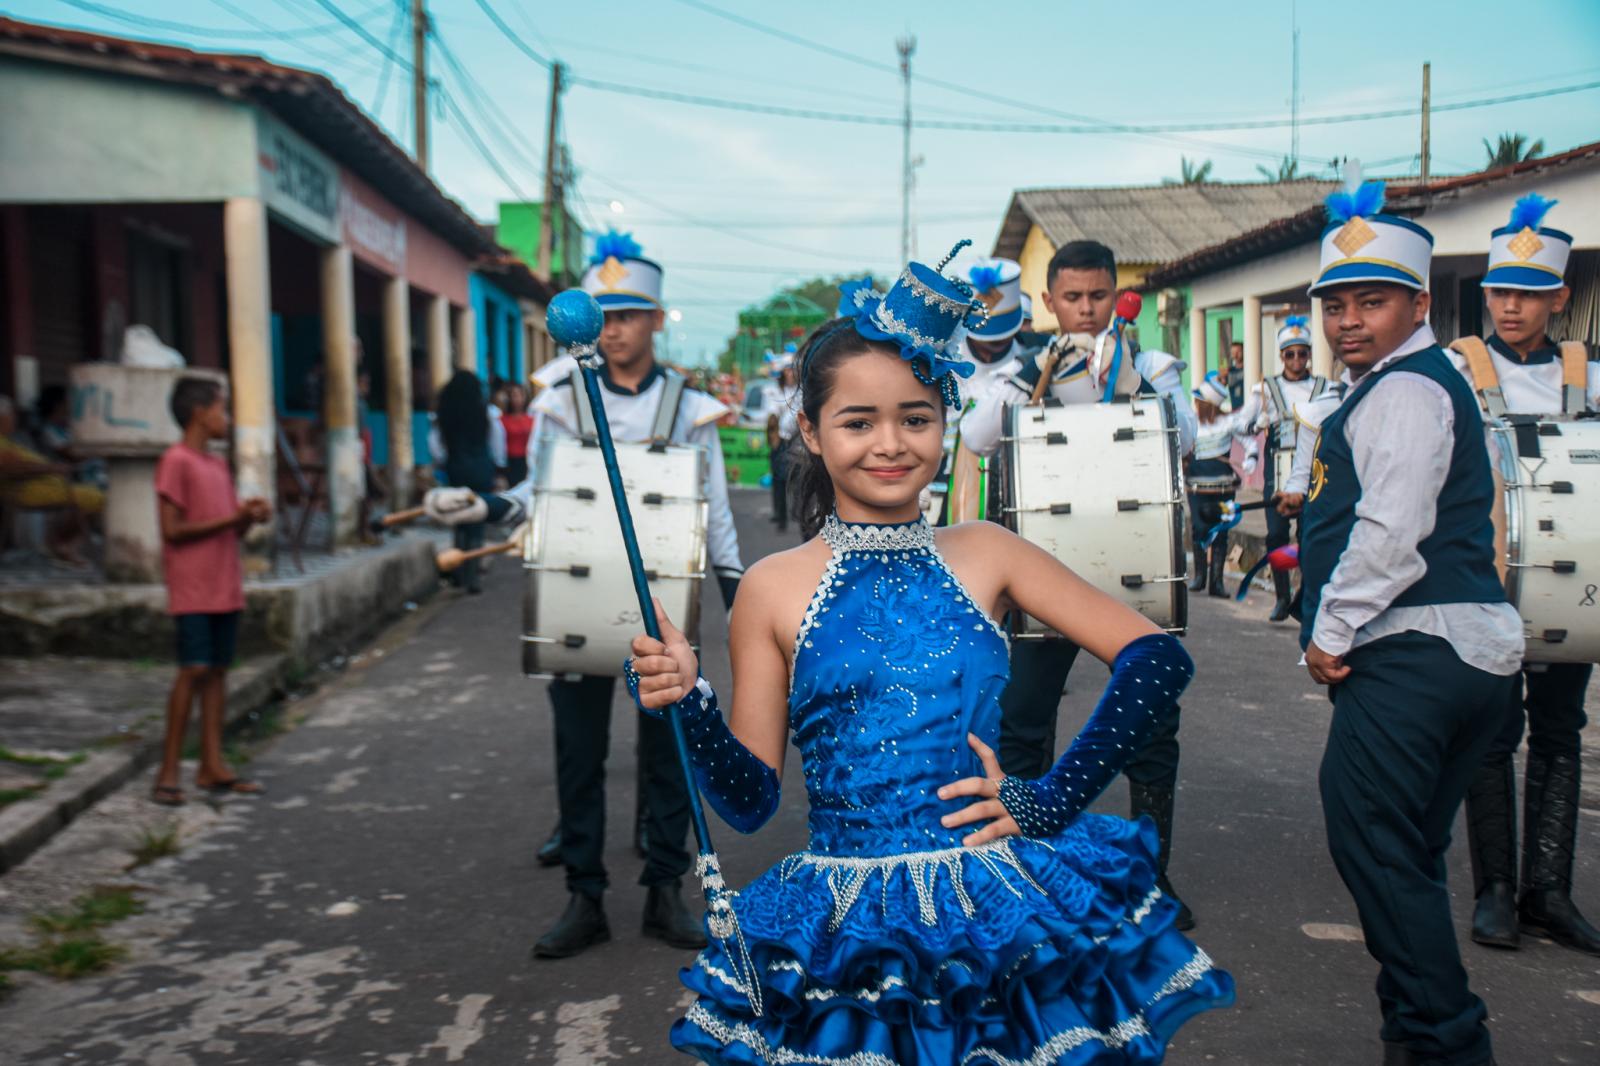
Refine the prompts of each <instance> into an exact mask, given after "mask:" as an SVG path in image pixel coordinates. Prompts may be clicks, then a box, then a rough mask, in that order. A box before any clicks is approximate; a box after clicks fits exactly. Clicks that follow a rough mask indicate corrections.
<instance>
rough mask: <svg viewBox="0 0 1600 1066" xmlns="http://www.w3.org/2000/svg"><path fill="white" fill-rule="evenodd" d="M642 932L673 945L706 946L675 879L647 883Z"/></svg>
mask: <svg viewBox="0 0 1600 1066" xmlns="http://www.w3.org/2000/svg"><path fill="white" fill-rule="evenodd" d="M643 932H644V935H645V936H651V937H655V938H656V939H657V940H662V941H665V942H666V943H668V944H670V945H671V946H672V947H675V948H691V949H693V950H695V951H698V950H700V949H701V948H703V947H705V946H706V936H705V933H703V932H701V930H700V923H699V922H697V921H695V920H694V918H693V917H692V916H691V915H690V914H689V909H688V908H687V907H685V906H684V905H683V890H682V888H680V887H679V885H678V883H677V882H675V881H668V882H667V883H666V884H661V885H651V886H650V895H649V896H648V897H647V898H646V899H645V903H644V930H643Z"/></svg>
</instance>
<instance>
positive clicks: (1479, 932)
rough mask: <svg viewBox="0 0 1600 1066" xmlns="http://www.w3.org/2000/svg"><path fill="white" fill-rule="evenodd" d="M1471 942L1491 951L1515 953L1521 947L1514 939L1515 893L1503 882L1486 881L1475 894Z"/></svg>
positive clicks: (1515, 918)
mask: <svg viewBox="0 0 1600 1066" xmlns="http://www.w3.org/2000/svg"><path fill="white" fill-rule="evenodd" d="M1472 939H1473V942H1474V943H1478V944H1483V945H1485V946H1486V947H1491V948H1510V949H1512V950H1515V949H1516V948H1517V947H1519V946H1520V944H1521V939H1522V938H1521V937H1519V936H1518V935H1517V892H1516V889H1514V888H1513V887H1512V886H1511V885H1510V884H1509V883H1507V882H1505V881H1490V882H1489V883H1488V884H1487V885H1485V886H1484V889H1483V891H1482V892H1480V893H1478V903H1477V906H1475V907H1473V909H1472Z"/></svg>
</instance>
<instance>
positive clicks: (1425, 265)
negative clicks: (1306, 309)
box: [1307, 161, 1433, 296]
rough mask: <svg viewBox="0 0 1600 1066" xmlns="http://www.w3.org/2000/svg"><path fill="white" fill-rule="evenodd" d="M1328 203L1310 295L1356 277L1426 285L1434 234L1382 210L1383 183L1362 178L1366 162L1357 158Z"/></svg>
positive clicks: (1345, 283) (1415, 285) (1405, 284)
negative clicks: (1316, 270) (1339, 188)
mask: <svg viewBox="0 0 1600 1066" xmlns="http://www.w3.org/2000/svg"><path fill="white" fill-rule="evenodd" d="M1327 204H1328V227H1327V228H1326V229H1324V230H1323V231H1322V255H1321V269H1319V270H1318V272H1317V280H1316V281H1315V282H1313V283H1312V285H1311V287H1310V289H1308V290H1307V292H1308V293H1309V294H1310V295H1312V296H1317V295H1319V294H1321V293H1322V292H1323V291H1324V290H1326V289H1331V288H1333V287H1334V286H1335V285H1348V284H1351V283H1352V282H1357V281H1384V282H1388V283H1390V284H1393V285H1404V286H1405V287H1406V288H1408V289H1419V290H1425V289H1427V287H1428V271H1429V268H1430V266H1431V264H1432V262H1433V234H1431V233H1429V232H1428V231H1427V230H1425V229H1423V228H1422V227H1421V226H1419V225H1417V224H1416V223H1415V222H1412V221H1411V220H1410V219H1406V218H1400V217H1398V216H1395V215H1385V214H1381V212H1382V210H1383V182H1381V181H1367V182H1363V181H1362V180H1361V164H1360V163H1357V162H1354V161H1352V162H1351V164H1350V166H1349V167H1347V168H1346V172H1345V187H1344V188H1343V189H1341V190H1339V191H1338V192H1335V193H1334V194H1333V195H1331V196H1329V197H1328V201H1327Z"/></svg>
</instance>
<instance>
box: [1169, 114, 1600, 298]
mask: <svg viewBox="0 0 1600 1066" xmlns="http://www.w3.org/2000/svg"><path fill="white" fill-rule="evenodd" d="M1597 164H1600V141H1596V142H1593V143H1591V144H1585V145H1581V146H1579V147H1577V148H1573V149H1571V150H1570V151H1566V152H1560V153H1558V154H1556V155H1552V156H1547V157H1545V158H1543V159H1528V160H1525V161H1523V162H1521V163H1515V164H1512V165H1511V166H1508V167H1497V168H1495V169H1494V170H1480V171H1478V172H1477V173H1475V174H1459V175H1456V176H1455V177H1448V178H1439V179H1437V180H1434V181H1430V182H1428V184H1426V185H1423V184H1422V183H1421V182H1420V181H1417V180H1414V179H1413V180H1407V181H1391V182H1389V184H1388V189H1387V197H1386V202H1385V205H1384V210H1386V211H1388V212H1390V213H1392V214H1397V215H1408V216H1412V215H1422V214H1425V213H1426V212H1427V211H1428V210H1429V209H1430V208H1434V207H1440V206H1443V205H1445V204H1448V203H1454V202H1455V201H1456V200H1459V199H1460V198H1462V197H1463V196H1474V195H1477V194H1478V193H1480V192H1488V191H1492V190H1493V189H1494V187H1495V186H1496V185H1498V184H1499V183H1500V182H1502V181H1505V180H1507V179H1510V178H1516V177H1522V176H1524V175H1528V174H1539V173H1544V172H1546V171H1553V170H1564V169H1567V168H1569V167H1574V166H1579V167H1590V166H1595V165H1597ZM1326 222H1327V218H1326V215H1325V213H1324V211H1323V209H1322V203H1321V201H1318V202H1317V203H1315V204H1312V205H1311V206H1310V207H1307V208H1305V209H1304V210H1302V211H1299V212H1296V213H1295V214H1292V215H1286V216H1284V217H1281V218H1277V219H1273V220H1272V221H1270V222H1267V223H1266V224H1264V225H1261V226H1257V227H1256V228H1254V229H1252V230H1249V231H1247V232H1244V233H1240V234H1236V235H1234V236H1232V237H1229V238H1227V239H1225V240H1222V241H1218V242H1217V243H1215V244H1212V245H1210V246H1208V247H1203V248H1197V249H1195V250H1194V251H1192V252H1190V253H1189V254H1188V255H1186V256H1184V257H1183V258H1181V259H1178V260H1176V261H1174V262H1171V263H1168V264H1166V265H1165V266H1163V267H1161V268H1160V269H1158V270H1153V271H1151V272H1150V273H1149V274H1148V275H1146V277H1145V279H1144V283H1143V284H1142V286H1141V288H1143V289H1144V290H1145V291H1147V292H1148V291H1150V290H1153V289H1159V288H1164V287H1166V286H1168V285H1172V284H1174V283H1176V282H1180V281H1186V280H1188V279H1189V278H1194V277H1199V276H1200V275H1202V274H1206V273H1209V272H1210V271H1213V270H1217V269H1220V268H1222V267H1227V266H1232V265H1233V264H1235V263H1245V262H1249V261H1250V260H1252V259H1258V258H1260V257H1261V256H1264V255H1270V254H1272V253H1273V252H1277V251H1281V250H1283V249H1285V248H1292V247H1295V246H1296V245H1299V244H1303V243H1305V242H1306V241H1309V240H1311V239H1313V238H1314V237H1316V236H1317V235H1318V234H1320V233H1321V232H1322V229H1323V226H1324V225H1326Z"/></svg>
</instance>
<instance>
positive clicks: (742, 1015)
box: [672, 518, 1233, 1066]
mask: <svg viewBox="0 0 1600 1066" xmlns="http://www.w3.org/2000/svg"><path fill="white" fill-rule="evenodd" d="M823 537H824V538H825V539H826V541H827V543H828V544H829V545H830V547H831V548H832V549H833V556H832V559H831V561H830V562H829V564H828V567H827V570H826V572H825V573H824V575H823V578H822V582H821V584H820V586H819V587H818V589H817V591H816V594H815V596H814V597H813V599H812V601H811V604H810V607H809V608H808V609H807V611H806V614H805V621H804V624H803V625H802V626H801V628H800V633H799V634H798V636H797V638H796V641H795V652H794V669H793V682H792V685H791V691H790V696H789V724H790V728H791V729H792V731H793V733H794V738H795V743H796V745H797V746H798V748H799V749H800V753H801V758H802V762H803V764H804V768H805V779H806V790H807V792H808V794H809V797H810V802H811V816H810V830H811V840H810V846H809V847H808V848H807V850H805V851H803V852H800V853H799V854H796V855H791V856H789V857H788V858H787V859H784V860H783V861H782V862H780V863H779V864H778V865H777V866H775V867H773V868H772V869H770V870H768V871H767V872H766V873H765V874H763V875H762V876H760V877H759V878H757V879H756V880H755V881H754V882H752V883H751V884H750V885H749V886H748V887H746V888H744V889H742V890H741V891H740V892H739V893H738V895H737V898H736V900H735V901H734V907H735V910H736V912H737V914H738V918H739V925H740V929H741V932H742V936H743V950H741V949H740V948H739V947H738V945H737V944H734V945H732V949H733V950H734V951H736V952H739V956H740V957H738V958H734V957H730V955H729V954H728V948H729V946H730V945H728V944H726V943H724V942H720V941H718V940H716V939H715V938H713V939H712V941H711V946H710V947H708V948H707V949H706V950H704V951H703V952H701V953H700V955H699V956H698V957H697V958H696V960H695V962H694V964H693V965H692V966H690V967H688V968H687V969H685V970H684V971H682V976H683V981H684V983H685V984H686V985H687V986H688V987H689V988H690V989H692V990H693V991H694V992H695V993H696V997H697V998H696V1000H695V1002H694V1004H693V1005H692V1006H691V1007H690V1009H689V1011H688V1014H687V1015H686V1016H685V1017H683V1018H682V1019H680V1020H679V1021H678V1022H677V1023H676V1024H675V1025H674V1026H673V1029H672V1042H673V1044H674V1045H675V1046H676V1047H677V1048H679V1049H680V1050H682V1051H686V1052H689V1053H691V1054H693V1055H697V1056H699V1057H700V1058H701V1059H703V1060H704V1061H706V1062H710V1063H717V1064H741V1066H743V1064H754V1063H761V1064H783V1066H900V1064H911V1063H919V1064H938V1066H956V1064H960V1066H973V1064H984V1066H1022V1064H1026V1066H1048V1064H1057V1063H1065V1064H1071V1066H1081V1064H1084V1063H1157V1062H1160V1061H1161V1059H1162V1056H1163V1054H1164V1053H1165V1050H1166V1042H1167V1040H1168V1038H1169V1037H1170V1036H1171V1035H1172V1033H1173V1032H1174V1031H1175V1030H1176V1029H1177V1028H1178V1027H1179V1026H1180V1025H1182V1024H1183V1022H1184V1021H1185V1020H1187V1019H1188V1018H1189V1017H1191V1016H1192V1015H1194V1014H1196V1013H1198V1012H1200V1011H1202V1010H1205V1009H1207V1008H1210V1007H1219V1006H1226V1005H1228V1004H1230V1003H1232V1001H1233V980H1232V978H1231V977H1229V976H1228V974H1227V973H1225V972H1223V971H1222V970H1219V969H1217V968H1216V967H1215V966H1214V965H1213V964H1212V962H1211V959H1210V958H1208V957H1207V956H1206V954H1205V952H1203V951H1201V950H1200V949H1199V948H1197V947H1195V945H1194V944H1192V943H1190V941H1189V940H1188V939H1186V938H1185V937H1184V936H1182V935H1181V934H1180V933H1178V932H1177V931H1176V930H1174V929H1173V927H1172V921H1173V917H1174V915H1175V913H1176V910H1177V907H1176V904H1174V903H1173V902H1172V901H1171V900H1170V899H1168V898H1166V897H1164V896H1163V895H1162V894H1161V892H1160V891H1159V890H1158V889H1157V888H1156V884H1155V880H1156V868H1155V855H1156V850H1157V842H1156V832H1155V828H1154V827H1153V825H1152V824H1151V823H1150V822H1149V821H1148V820H1141V821H1139V822H1128V821H1125V820H1124V819H1121V818H1115V817H1110V816H1107V815H1101V814H1083V815H1081V816H1080V817H1079V818H1078V819H1077V820H1076V821H1075V822H1074V823H1073V824H1072V825H1071V827H1069V828H1068V829H1067V830H1066V831H1065V832H1064V833H1062V834H1060V835H1059V836H1055V837H1050V838H1045V839H1035V838H1029V837H1008V838H1004V839H1002V840H998V841H993V842H991V843H989V844H986V845H983V846H981V847H976V848H965V847H962V845H961V837H962V836H963V835H964V834H965V833H967V832H970V831H971V830H972V828H974V827H967V828H966V829H946V828H944V827H943V826H942V825H940V824H939V819H940V817H941V816H942V815H944V814H946V813H949V812H950V811H953V810H957V809H960V807H962V806H964V805H965V804H966V803H968V802H970V800H961V801H944V800H940V799H939V798H938V796H937V795H936V791H937V789H938V788H939V787H941V786H942V785H945V784H948V783H950V782H952V781H955V780H957V779H958V778H963V777H970V776H975V775H981V774H982V769H981V767H980V765H979V763H978V760H977V758H976V756H975V755H974V754H973V753H972V750H971V748H970V747H969V746H968V744H967V739H966V738H967V733H968V732H969V731H970V732H973V733H975V734H977V735H978V736H979V737H980V738H981V739H982V740H983V741H984V742H985V743H987V744H989V745H990V746H991V747H993V746H994V745H995V744H996V740H997V737H998V734H999V728H1000V704H999V697H1000V691H1001V689H1002V688H1004V686H1005V683H1006V677H1007V673H1008V665H1007V644H1006V638H1005V636H1004V634H1003V633H1002V632H1001V631H1000V630H999V629H998V628H997V627H996V626H995V624H994V622H993V621H992V620H991V619H990V618H989V616H988V615H987V614H986V613H985V612H984V611H983V610H982V609H981V608H980V607H978V605H977V604H976V603H974V602H973V600H972V599H971V597H970V596H969V595H968V594H967V592H966V590H965V589H964V588H963V587H962V586H961V583H960V582H959V581H958V580H957V579H956V577H955V575H954V574H953V573H952V572H951V571H950V569H949V567H948V566H946V564H945V562H944V560H943V559H942V558H941V557H940V555H939V551H938V549H937V548H936V547H935V545H934V538H933V531H932V529H931V528H929V526H928V525H927V524H926V523H924V522H921V521H919V522H916V523H913V524H910V525H897V526H863V525H848V524H845V523H842V522H840V521H838V520H837V519H836V518H835V519H830V520H829V522H828V524H827V526H826V528H825V529H824V530H823ZM745 952H748V955H747V956H746V955H745ZM745 958H748V959H749V964H750V966H751V967H752V968H753V971H754V973H756V974H758V975H760V977H759V988H756V989H751V988H750V987H749V985H748V978H747V976H744V975H747V974H748V973H749V972H750V971H748V970H747V969H746V967H745V965H744V959H745ZM758 1005H759V1013H758Z"/></svg>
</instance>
